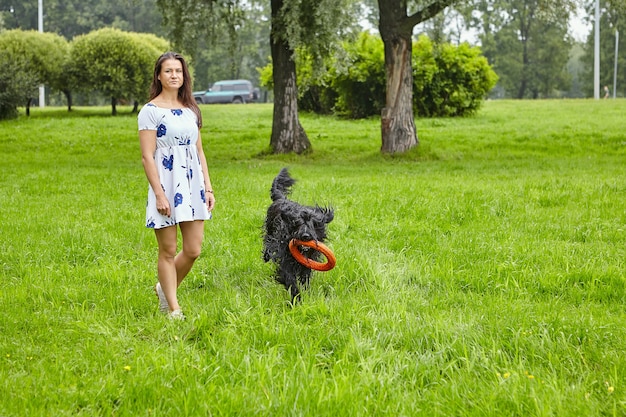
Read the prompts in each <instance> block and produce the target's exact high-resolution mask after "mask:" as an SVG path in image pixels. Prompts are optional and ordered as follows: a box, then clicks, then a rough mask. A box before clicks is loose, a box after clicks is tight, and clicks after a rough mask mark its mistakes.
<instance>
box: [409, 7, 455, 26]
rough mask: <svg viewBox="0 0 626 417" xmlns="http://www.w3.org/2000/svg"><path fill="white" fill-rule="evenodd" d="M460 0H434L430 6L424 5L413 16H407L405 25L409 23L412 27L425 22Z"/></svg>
mask: <svg viewBox="0 0 626 417" xmlns="http://www.w3.org/2000/svg"><path fill="white" fill-rule="evenodd" d="M458 1H459V0H434V1H433V2H432V3H430V4H429V5H428V6H426V7H424V8H423V9H421V10H418V11H417V12H415V13H413V14H412V15H411V16H407V18H406V19H405V21H404V24H403V26H405V25H408V26H410V27H411V28H412V27H414V26H416V25H418V24H420V23H422V22H425V21H426V20H428V19H431V18H433V17H435V16H436V15H438V14H439V12H441V11H442V10H443V9H445V8H446V7H448V6H450V5H452V4H454V3H457V2H458Z"/></svg>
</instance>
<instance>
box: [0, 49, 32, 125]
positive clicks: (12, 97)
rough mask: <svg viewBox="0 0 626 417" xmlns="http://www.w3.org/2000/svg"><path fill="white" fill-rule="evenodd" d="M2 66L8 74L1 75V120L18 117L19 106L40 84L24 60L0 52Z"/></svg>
mask: <svg viewBox="0 0 626 417" xmlns="http://www.w3.org/2000/svg"><path fill="white" fill-rule="evenodd" d="M0 42H1V41H0ZM0 68H3V69H4V71H5V74H7V75H8V76H4V77H0V120H3V119H12V118H16V117H17V116H18V110H17V108H18V107H19V106H21V105H24V102H25V100H26V97H27V96H30V95H31V94H32V91H34V89H35V88H36V86H37V85H38V83H37V77H36V76H35V74H34V73H33V72H31V71H29V69H28V68H27V65H26V64H25V63H24V61H22V60H19V59H14V57H13V56H11V55H9V54H6V53H0Z"/></svg>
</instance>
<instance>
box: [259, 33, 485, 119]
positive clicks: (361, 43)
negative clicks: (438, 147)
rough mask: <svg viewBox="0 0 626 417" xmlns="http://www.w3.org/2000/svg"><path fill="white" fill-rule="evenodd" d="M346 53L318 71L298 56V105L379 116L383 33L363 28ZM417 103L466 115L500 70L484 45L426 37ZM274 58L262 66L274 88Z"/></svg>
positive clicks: (425, 109)
mask: <svg viewBox="0 0 626 417" xmlns="http://www.w3.org/2000/svg"><path fill="white" fill-rule="evenodd" d="M343 51H344V52H345V56H342V57H337V56H335V57H334V58H332V59H330V60H328V61H327V63H326V65H327V70H326V72H325V73H324V74H323V75H322V76H316V75H315V73H314V71H313V69H312V60H311V59H307V56H306V55H302V54H301V53H299V55H298V58H297V70H298V74H297V76H298V91H299V94H300V97H299V100H298V106H299V107H300V109H301V110H310V111H314V112H316V113H323V114H324V113H335V114H338V115H343V116H346V117H349V118H353V119H358V118H365V117H369V116H374V115H379V114H380V112H381V110H382V108H383V107H384V106H385V88H386V76H385V56H384V44H383V42H382V40H381V39H380V37H378V36H374V35H371V34H369V33H363V34H361V36H360V37H359V38H358V40H357V41H356V42H347V43H345V44H344V49H343ZM412 64H413V85H414V87H413V105H414V111H415V115H416V116H423V117H442V116H466V115H470V114H473V113H474V112H476V111H477V110H478V108H479V107H480V105H481V103H482V102H483V100H484V99H485V97H486V96H487V94H488V92H489V91H490V90H491V89H492V88H493V87H494V86H495V84H496V82H497V75H496V73H495V72H494V71H493V70H492V69H491V67H490V66H489V64H488V62H487V59H486V58H485V57H483V56H482V54H481V50H480V48H477V47H471V46H469V45H468V44H461V45H459V46H455V45H451V44H440V45H434V44H433V43H432V41H431V40H430V39H428V38H427V37H426V36H422V37H420V39H419V40H418V41H417V42H415V43H414V44H413V60H412ZM271 74H272V66H271V63H270V64H269V65H268V66H266V67H265V68H263V69H262V70H261V80H262V85H265V86H268V87H270V88H271Z"/></svg>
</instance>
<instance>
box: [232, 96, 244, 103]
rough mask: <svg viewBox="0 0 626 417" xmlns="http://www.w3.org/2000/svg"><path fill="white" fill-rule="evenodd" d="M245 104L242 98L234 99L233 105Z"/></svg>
mask: <svg viewBox="0 0 626 417" xmlns="http://www.w3.org/2000/svg"><path fill="white" fill-rule="evenodd" d="M241 103H243V100H242V99H241V97H235V98H234V99H233V104H241Z"/></svg>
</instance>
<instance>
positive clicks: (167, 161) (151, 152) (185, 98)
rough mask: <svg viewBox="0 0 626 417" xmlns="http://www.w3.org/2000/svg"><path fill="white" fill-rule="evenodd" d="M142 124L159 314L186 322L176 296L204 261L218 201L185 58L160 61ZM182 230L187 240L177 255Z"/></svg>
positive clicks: (165, 57) (141, 116)
mask: <svg viewBox="0 0 626 417" xmlns="http://www.w3.org/2000/svg"><path fill="white" fill-rule="evenodd" d="M137 120H138V125H139V142H140V145H141V159H142V162H143V167H144V170H145V172H146V177H147V178H148V182H149V184H150V186H149V189H148V204H147V206H146V227H148V228H151V229H154V232H155V234H156V239H157V243H158V246H159V258H158V264H157V271H158V278H159V281H158V283H157V284H156V286H155V291H156V293H157V296H158V297H159V309H160V310H161V312H163V313H166V314H168V315H169V317H170V318H172V319H184V318H185V316H184V315H183V313H182V311H181V309H180V305H179V304H178V298H177V295H176V290H177V288H178V286H179V285H180V283H181V282H182V281H183V279H184V278H185V276H187V274H188V273H189V271H190V270H191V267H192V266H193V264H194V262H195V260H196V259H197V258H198V256H200V250H201V247H202V239H203V237H204V220H208V219H210V218H211V211H212V210H213V207H214V206H215V197H214V196H213V188H212V187H211V179H210V178H209V170H208V167H207V162H206V157H205V156H204V151H203V149H202V141H201V138H200V128H201V127H202V114H201V113H200V109H199V108H198V105H197V104H196V102H195V99H194V97H193V94H192V89H191V76H190V74H189V69H188V67H187V63H186V62H185V60H184V58H183V57H182V56H181V55H180V54H177V53H175V52H166V53H164V54H163V55H161V56H160V57H159V59H158V60H157V62H156V64H155V66H154V77H153V80H152V85H151V87H150V101H149V103H147V104H146V105H145V106H144V107H143V108H142V109H141V111H140V112H139V116H138V119H137ZM177 226H178V228H180V232H181V236H182V250H181V251H180V252H178V253H177V251H178V246H177V244H178V242H177Z"/></svg>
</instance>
